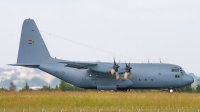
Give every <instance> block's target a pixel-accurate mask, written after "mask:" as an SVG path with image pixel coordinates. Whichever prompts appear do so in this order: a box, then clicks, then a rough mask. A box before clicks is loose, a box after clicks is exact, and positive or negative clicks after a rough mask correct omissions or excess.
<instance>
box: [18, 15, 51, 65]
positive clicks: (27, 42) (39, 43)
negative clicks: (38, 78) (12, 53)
mask: <svg viewBox="0 0 200 112" xmlns="http://www.w3.org/2000/svg"><path fill="white" fill-rule="evenodd" d="M49 59H51V56H50V54H49V52H48V50H47V47H46V45H45V43H44V41H43V39H42V36H41V35H40V32H39V30H38V28H37V26H36V24H35V22H34V20H32V19H26V20H24V23H23V26H22V32H21V39H20V46H19V52H18V59H17V64H30V65H31V64H37V65H39V64H41V63H46V62H47V61H48V60H49Z"/></svg>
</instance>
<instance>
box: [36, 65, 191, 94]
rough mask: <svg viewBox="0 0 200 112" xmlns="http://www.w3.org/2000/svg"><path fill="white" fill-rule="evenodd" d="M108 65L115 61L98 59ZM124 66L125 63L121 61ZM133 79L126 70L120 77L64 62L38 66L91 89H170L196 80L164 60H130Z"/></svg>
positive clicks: (72, 82)
mask: <svg viewBox="0 0 200 112" xmlns="http://www.w3.org/2000/svg"><path fill="white" fill-rule="evenodd" d="M101 65H103V66H104V68H105V71H106V68H109V67H110V66H111V65H112V63H103V62H99V63H98V66H101ZM119 65H121V66H123V65H124V64H122V63H121V64H119ZM131 67H132V68H133V69H132V73H133V75H134V77H133V78H128V79H124V78H123V72H122V73H120V79H118V80H116V79H115V76H114V75H111V74H110V73H104V72H96V71H93V70H91V69H76V68H71V67H66V66H65V64H60V63H53V64H41V65H40V66H39V67H38V68H39V69H40V70H43V71H45V72H47V73H49V74H51V75H53V76H55V77H58V78H60V79H62V80H64V81H66V82H68V83H70V84H73V85H75V86H78V87H81V88H88V89H103V90H106V89H108V90H112V89H113V90H115V89H169V88H180V87H183V86H186V85H189V84H191V83H193V81H194V79H193V78H192V77H191V76H188V75H187V74H186V73H185V71H184V70H182V71H180V70H179V71H172V68H174V67H175V68H178V69H182V68H181V67H179V66H177V65H172V64H162V63H131Z"/></svg>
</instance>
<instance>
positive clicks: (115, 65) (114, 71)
mask: <svg viewBox="0 0 200 112" xmlns="http://www.w3.org/2000/svg"><path fill="white" fill-rule="evenodd" d="M119 67H120V66H119V65H118V64H117V63H116V62H115V58H114V64H113V68H112V69H111V70H110V74H111V75H113V74H114V73H115V76H116V80H118V79H119V73H118V68H119Z"/></svg>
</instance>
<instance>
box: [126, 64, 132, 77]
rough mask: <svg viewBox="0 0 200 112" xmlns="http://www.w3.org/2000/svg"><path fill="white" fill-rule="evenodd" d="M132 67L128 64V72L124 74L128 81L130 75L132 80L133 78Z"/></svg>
mask: <svg viewBox="0 0 200 112" xmlns="http://www.w3.org/2000/svg"><path fill="white" fill-rule="evenodd" d="M131 69H132V67H131V66H130V63H129V64H126V72H125V73H124V79H127V77H128V75H129V77H130V78H133V74H132V72H131Z"/></svg>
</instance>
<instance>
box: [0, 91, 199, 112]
mask: <svg viewBox="0 0 200 112" xmlns="http://www.w3.org/2000/svg"><path fill="white" fill-rule="evenodd" d="M4 109H5V110H4ZM198 109H200V94H196V93H173V94H170V93H168V92H134V91H132V92H93V91H87V92H0V112H1V111H5V112H10V111H11V112H12V111H16V112H22V111H24V112H40V111H44V112H60V111H62V112H71V111H73V112H80V111H82V112H90V111H91V112H93V111H95V112H98V111H101V112H119V111H120V112H127V111H129V112H134V111H135V112H137V111H138V112H147V111H148V112H149V111H152V112H158V111H160V112H163V111H164V112H170V111H174V112H177V111H179V112H190V111H191V112H192V111H194V112H198ZM199 112H200V110H199Z"/></svg>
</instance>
